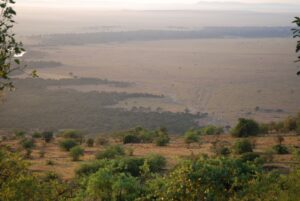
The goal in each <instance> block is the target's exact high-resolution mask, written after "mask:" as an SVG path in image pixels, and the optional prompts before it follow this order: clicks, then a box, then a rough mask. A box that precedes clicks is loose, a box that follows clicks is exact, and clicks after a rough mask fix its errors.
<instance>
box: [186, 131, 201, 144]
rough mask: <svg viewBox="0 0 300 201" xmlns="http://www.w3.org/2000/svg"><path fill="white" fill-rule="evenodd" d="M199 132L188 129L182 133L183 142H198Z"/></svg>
mask: <svg viewBox="0 0 300 201" xmlns="http://www.w3.org/2000/svg"><path fill="white" fill-rule="evenodd" d="M199 138H200V136H199V134H198V132H197V131H195V130H189V131H187V132H186V133H185V134H184V142H185V143H186V144H191V143H196V142H199Z"/></svg>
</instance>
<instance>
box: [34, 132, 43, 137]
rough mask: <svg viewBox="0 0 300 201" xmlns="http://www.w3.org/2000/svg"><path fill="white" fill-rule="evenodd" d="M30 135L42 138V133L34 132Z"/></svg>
mask: <svg viewBox="0 0 300 201" xmlns="http://www.w3.org/2000/svg"><path fill="white" fill-rule="evenodd" d="M32 137H33V138H42V134H41V133H38V132H35V133H33V134H32Z"/></svg>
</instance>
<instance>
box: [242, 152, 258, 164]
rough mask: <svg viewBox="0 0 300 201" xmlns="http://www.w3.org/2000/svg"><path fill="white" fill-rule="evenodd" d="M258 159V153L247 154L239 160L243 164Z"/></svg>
mask: <svg viewBox="0 0 300 201" xmlns="http://www.w3.org/2000/svg"><path fill="white" fill-rule="evenodd" d="M259 157H260V155H259V154H258V153H254V152H248V153H244V154H242V155H241V157H240V159H241V160H242V161H243V162H247V161H255V160H256V159H257V158H259Z"/></svg>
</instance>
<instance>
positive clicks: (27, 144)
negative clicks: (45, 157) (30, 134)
mask: <svg viewBox="0 0 300 201" xmlns="http://www.w3.org/2000/svg"><path fill="white" fill-rule="evenodd" d="M21 145H22V147H23V148H24V149H33V148H34V147H35V141H34V140H33V139H28V138H25V139H23V140H22V141H21Z"/></svg>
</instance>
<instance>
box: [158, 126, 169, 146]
mask: <svg viewBox="0 0 300 201" xmlns="http://www.w3.org/2000/svg"><path fill="white" fill-rule="evenodd" d="M156 136H157V137H156V138H155V140H154V142H155V144H156V146H166V145H167V144H169V142H170V138H169V135H168V132H167V130H166V129H163V128H161V129H159V130H158V131H156Z"/></svg>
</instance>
